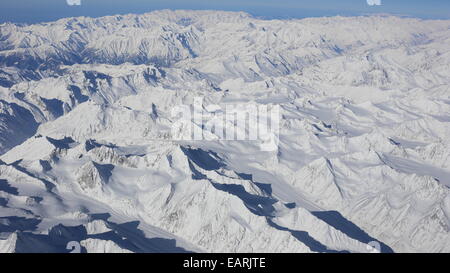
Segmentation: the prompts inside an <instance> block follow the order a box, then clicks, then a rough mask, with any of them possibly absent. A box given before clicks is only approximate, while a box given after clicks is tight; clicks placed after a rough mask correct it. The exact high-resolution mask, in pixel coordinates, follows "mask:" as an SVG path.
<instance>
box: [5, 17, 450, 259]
mask: <svg viewBox="0 0 450 273" xmlns="http://www.w3.org/2000/svg"><path fill="white" fill-rule="evenodd" d="M449 49H450V21H432V20H418V19H408V18H397V17H377V16H373V17H348V18H347V17H332V18H314V19H303V20H261V19H257V18H253V17H251V16H250V15H248V14H245V13H234V12H216V11H168V10H165V11H156V12H152V13H148V14H144V15H123V16H108V17H102V18H86V17H79V18H67V19H62V20H59V21H56V22H49V23H43V24H36V25H16V24H2V25H0V109H1V113H0V153H1V155H0V160H1V161H0V252H68V251H70V250H69V249H70V247H69V248H67V247H68V244H69V246H70V245H71V244H73V243H71V242H73V241H75V242H76V243H75V246H77V244H79V246H80V249H81V251H86V252H184V251H192V252H370V251H372V250H373V249H372V247H370V246H369V245H368V244H369V243H370V245H373V244H372V242H373V241H376V242H378V244H379V245H380V247H381V251H382V252H393V251H394V252H416V251H419V252H449V251H450V248H449V247H450V236H449V225H450V223H449V219H450V195H449V186H450V164H449V160H448V159H449V157H450V150H449V147H450V142H449V139H448V135H450V124H449V122H450V118H449V115H450V100H449V93H448V92H449V86H450V85H449V84H450V78H449V77H448V74H449V71H450V50H449ZM199 97H201V98H203V105H202V109H203V110H202V111H204V112H207V113H208V115H212V116H215V117H217V118H222V117H223V116H220V115H221V113H222V111H223V110H224V109H226V107H227V106H229V105H239V106H240V107H241V108H240V109H241V111H244V110H245V109H253V108H251V107H253V106H255V105H256V106H258V107H264V106H267V107H269V108H273V107H275V106H279V107H280V117H281V119H280V124H279V126H280V131H279V136H278V138H277V140H278V141H279V142H278V146H277V149H276V150H271V151H265V150H264V149H261V145H260V144H261V143H260V142H258V141H248V140H247V141H245V140H235V141H229V140H221V139H220V135H219V134H218V133H217V132H206V130H207V128H204V127H201V126H200V127H199V128H201V129H200V130H202V129H203V131H204V133H205V135H208V137H209V138H210V139H209V140H208V141H194V140H186V139H185V140H182V139H180V138H177V137H175V136H174V135H173V130H172V129H173V128H174V126H175V125H176V124H177V121H178V120H177V119H176V117H174V116H173V115H172V113H173V111H174V109H177V108H176V107H178V106H182V105H185V106H186V105H187V106H189V105H191V106H192V104H193V103H194V102H195V100H196V98H199ZM242 109H244V110H242ZM188 122H189V121H188ZM188 125H192V124H190V123H188ZM194 125H196V124H194ZM196 126H197V125H196ZM227 126H240V125H239V124H238V125H235V124H228V125H227ZM180 128H184V127H180ZM239 129H241V130H244V131H245V130H246V129H245V128H239ZM179 133H181V135H183V134H185V133H186V132H185V131H183V130H181V132H179Z"/></svg>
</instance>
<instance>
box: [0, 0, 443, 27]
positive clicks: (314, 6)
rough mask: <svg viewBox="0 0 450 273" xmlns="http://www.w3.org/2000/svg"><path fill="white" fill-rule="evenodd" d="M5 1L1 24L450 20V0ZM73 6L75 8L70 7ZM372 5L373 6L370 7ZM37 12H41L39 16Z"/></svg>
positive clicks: (1, 9) (0, 11)
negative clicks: (181, 16)
mask: <svg viewBox="0 0 450 273" xmlns="http://www.w3.org/2000/svg"><path fill="white" fill-rule="evenodd" d="M79 1H80V3H81V5H74V4H76V3H77V2H78V0H41V1H39V3H36V1H32V0H3V1H1V2H0V23H4V22H13V23H40V22H48V21H55V20H58V19H61V18H67V17H78V16H88V17H101V16H108V15H116V14H129V13H133V14H143V13H147V12H151V11H154V10H162V9H171V10H180V9H185V10H223V11H243V12H247V13H249V14H251V15H253V16H255V17H262V18H268V19H271V18H279V19H289V18H307V17H325V16H364V15H377V14H389V15H394V16H404V17H415V18H421V19H450V13H449V12H448V11H450V1H444V0H431V1H419V0H411V1H407V0H392V1H387V0H385V1H383V0H381V1H380V2H381V5H377V2H378V1H376V0H342V1H339V2H338V3H336V1H331V0H317V1H302V2H300V3H298V1H293V0H285V1H282V2H280V1H278V2H277V1H273V0H259V1H255V0H245V1H236V0H229V1H204V0H193V1H179V0H166V1H162V0H153V1H144V0H129V1H126V2H124V1H119V0H79ZM68 3H71V4H72V5H69V4H68ZM368 3H372V5H369V4H368ZM36 10H39V12H38V13H37V12H36Z"/></svg>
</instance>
